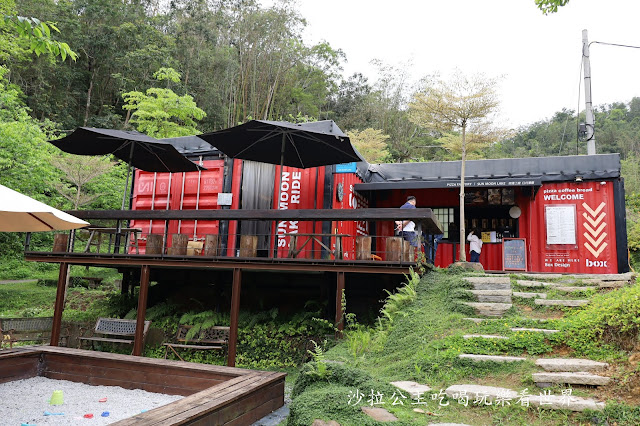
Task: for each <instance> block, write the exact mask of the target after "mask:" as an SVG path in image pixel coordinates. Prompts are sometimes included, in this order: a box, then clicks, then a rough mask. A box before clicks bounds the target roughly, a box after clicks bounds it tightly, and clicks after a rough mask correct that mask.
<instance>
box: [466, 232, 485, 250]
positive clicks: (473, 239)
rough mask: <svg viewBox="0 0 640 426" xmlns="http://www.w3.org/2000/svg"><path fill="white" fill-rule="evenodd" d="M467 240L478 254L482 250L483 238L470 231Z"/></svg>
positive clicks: (470, 247) (470, 248) (471, 248)
mask: <svg viewBox="0 0 640 426" xmlns="http://www.w3.org/2000/svg"><path fill="white" fill-rule="evenodd" d="M467 241H469V250H471V251H475V252H476V253H478V254H480V253H481V252H482V240H481V239H480V238H478V236H477V235H475V234H473V233H470V234H469V235H468V236H467Z"/></svg>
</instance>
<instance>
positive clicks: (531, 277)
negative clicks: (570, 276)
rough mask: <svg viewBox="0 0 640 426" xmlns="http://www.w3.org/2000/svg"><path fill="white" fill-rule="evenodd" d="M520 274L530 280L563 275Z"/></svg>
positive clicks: (553, 278) (547, 278) (551, 278)
mask: <svg viewBox="0 0 640 426" xmlns="http://www.w3.org/2000/svg"><path fill="white" fill-rule="evenodd" d="M522 276H523V277H525V278H529V279H531V280H555V279H557V278H563V277H565V275H562V274H522Z"/></svg>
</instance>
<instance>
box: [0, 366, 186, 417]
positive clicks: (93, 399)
mask: <svg viewBox="0 0 640 426" xmlns="http://www.w3.org/2000/svg"><path fill="white" fill-rule="evenodd" d="M54 390H61V391H62V393H63V397H64V404H63V405H49V399H50V398H51V395H52V394H53V391H54ZM105 397H106V398H107V402H98V400H99V399H102V398H105ZM181 398H182V397H181V396H177V395H164V394H160V393H152V392H146V391H143V390H140V389H133V390H131V389H123V388H121V387H119V386H91V385H85V384H84V383H75V382H70V381H67V380H53V379H47V378H45V377H32V378H30V379H25V380H16V381H13V382H7V383H0V423H1V424H3V425H8V426H14V425H15V426H20V425H21V424H23V423H24V424H32V425H38V426H40V425H85V424H86V425H92V426H94V425H95V426H98V425H108V424H110V423H114V422H117V421H118V420H123V419H126V418H128V417H131V416H133V415H136V414H138V413H140V412H142V411H143V410H147V411H148V410H151V409H154V408H157V407H160V406H162V405H166V404H169V403H171V402H174V401H177V400H179V399H181ZM45 411H48V412H50V413H64V416H45V415H44V413H45ZM106 411H108V412H109V416H108V417H102V416H101V414H102V413H104V412H106ZM88 413H91V414H93V418H92V419H86V418H84V417H83V416H84V415H85V414H88Z"/></svg>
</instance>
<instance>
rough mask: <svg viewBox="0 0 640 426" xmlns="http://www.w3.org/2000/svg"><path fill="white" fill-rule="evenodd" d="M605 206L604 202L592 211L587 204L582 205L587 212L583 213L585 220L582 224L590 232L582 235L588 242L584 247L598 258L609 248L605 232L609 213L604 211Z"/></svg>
mask: <svg viewBox="0 0 640 426" xmlns="http://www.w3.org/2000/svg"><path fill="white" fill-rule="evenodd" d="M605 206H606V203H605V202H602V203H600V205H599V206H598V207H597V208H595V209H592V208H591V207H590V206H589V205H588V204H587V203H582V207H584V209H585V210H586V212H584V213H582V217H584V219H585V221H584V222H582V224H583V225H584V228H585V230H586V231H587V232H588V233H587V232H585V233H583V234H582V235H584V237H585V238H586V239H587V241H588V242H585V243H584V247H585V248H586V249H587V250H589V252H591V254H592V255H593V256H594V257H596V258H598V257H599V256H600V255H601V254H602V252H603V251H604V249H605V248H607V246H608V244H607V243H606V242H604V239H605V238H606V237H607V233H606V232H603V231H604V228H605V227H606V226H607V222H605V220H604V218H605V217H606V216H607V213H606V212H603V211H602V210H603V209H604V208H605ZM589 234H591V235H589Z"/></svg>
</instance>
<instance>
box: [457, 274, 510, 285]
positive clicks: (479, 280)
mask: <svg viewBox="0 0 640 426" xmlns="http://www.w3.org/2000/svg"><path fill="white" fill-rule="evenodd" d="M464 280H465V281H466V282H468V283H471V284H511V278H509V277H505V276H500V275H484V276H481V277H464Z"/></svg>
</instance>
